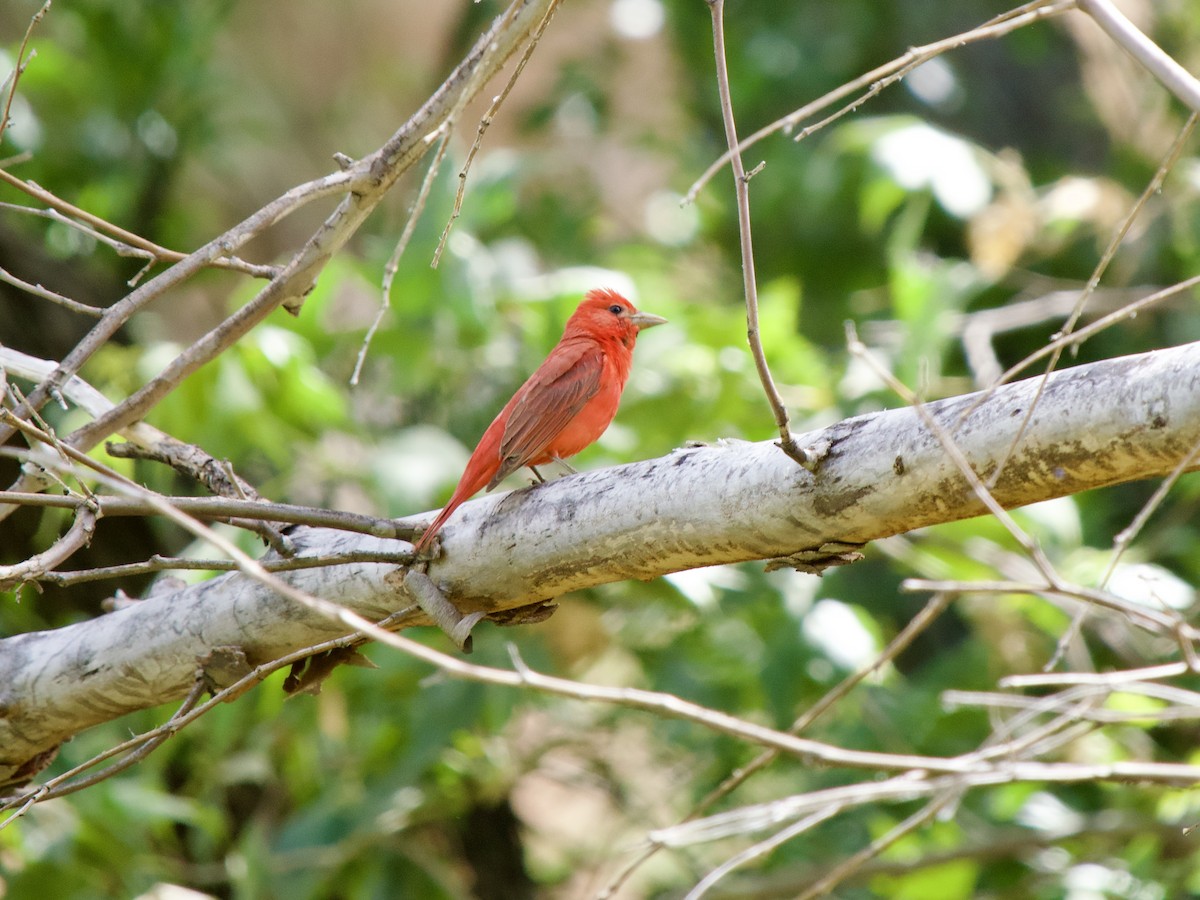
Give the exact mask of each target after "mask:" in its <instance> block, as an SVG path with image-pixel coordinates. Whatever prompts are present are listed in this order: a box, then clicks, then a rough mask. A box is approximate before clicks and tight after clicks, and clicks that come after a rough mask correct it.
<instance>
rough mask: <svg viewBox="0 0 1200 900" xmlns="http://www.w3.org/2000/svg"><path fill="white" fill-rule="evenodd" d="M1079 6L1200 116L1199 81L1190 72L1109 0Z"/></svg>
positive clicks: (1093, 0)
mask: <svg viewBox="0 0 1200 900" xmlns="http://www.w3.org/2000/svg"><path fill="white" fill-rule="evenodd" d="M1077 5H1078V6H1079V8H1080V9H1081V10H1083V11H1084V12H1085V13H1087V14H1088V15H1089V16H1091V17H1092V20H1093V21H1094V22H1095V23H1096V24H1097V25H1099V26H1100V27H1101V28H1102V29H1104V33H1105V34H1107V35H1108V36H1109V37H1110V38H1112V39H1113V40H1114V41H1115V42H1116V43H1117V44H1118V45H1120V47H1121V48H1122V49H1123V50H1125V51H1126V52H1127V53H1128V54H1129V55H1130V56H1132V57H1133V58H1134V59H1136V60H1137V61H1138V62H1139V63H1141V64H1142V66H1143V67H1144V68H1145V69H1146V70H1147V71H1148V72H1150V74H1152V75H1153V76H1154V77H1155V78H1157V79H1158V80H1159V81H1160V82H1162V84H1163V86H1164V87H1165V88H1166V89H1167V90H1169V91H1170V92H1171V93H1172V94H1174V95H1175V96H1176V97H1178V98H1179V99H1180V100H1182V101H1183V102H1184V103H1185V104H1186V105H1187V106H1188V107H1190V108H1191V110H1192V111H1193V112H1196V113H1200V81H1197V80H1196V78H1195V77H1194V76H1193V75H1192V73H1191V72H1189V71H1188V70H1187V69H1185V68H1184V67H1183V66H1181V65H1180V64H1179V63H1177V62H1176V61H1175V60H1174V59H1173V58H1172V57H1171V56H1169V55H1168V54H1166V53H1164V52H1163V50H1162V48H1161V47H1159V46H1158V45H1157V44H1155V43H1154V41H1152V40H1150V38H1148V37H1146V35H1145V34H1144V33H1142V32H1141V31H1140V30H1138V27H1137V26H1136V25H1134V24H1133V23H1132V22H1130V21H1129V19H1127V18H1126V17H1125V16H1124V15H1123V14H1122V13H1121V12H1120V11H1119V10H1118V9H1117V8H1116V7H1115V6H1113V5H1112V3H1110V2H1109V0H1077Z"/></svg>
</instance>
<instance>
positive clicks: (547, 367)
mask: <svg viewBox="0 0 1200 900" xmlns="http://www.w3.org/2000/svg"><path fill="white" fill-rule="evenodd" d="M666 321H667V320H666V319H664V318H662V317H661V316H655V315H651V314H650V313H645V312H638V310H637V309H636V308H635V307H634V305H633V304H632V303H630V302H629V301H628V300H626V299H625V298H624V297H622V296H621V295H620V294H618V293H617V292H616V291H612V290H607V289H602V290H593V291H589V292H588V294H587V296H586V297H585V298H584V300H583V302H582V303H580V304H579V308H578V309H576V310H575V312H574V313H573V314H572V315H571V318H570V319H568V320H567V327H566V328H565V329H564V330H563V336H562V339H561V340H560V341H559V342H558V344H557V346H555V348H554V349H553V350H551V351H550V355H549V356H547V357H546V360H545V362H543V363H542V364H541V365H540V366H538V368H537V371H536V372H534V373H533V374H532V375H530V376H529V379H528V380H527V381H526V382H525V383H524V384H523V385H521V387H520V389H519V390H518V391H517V392H516V393H515V394H514V395H513V398H512V399H511V400H509V401H508V403H507V404H506V405H505V407H504V409H502V410H500V414H499V415H498V416H496V418H495V419H493V420H492V424H491V425H489V426H488V427H487V431H485V432H484V433H483V437H481V438H480V439H479V444H478V446H476V447H475V452H474V453H472V454H471V458H470V459H469V460H468V461H467V468H466V470H465V471H464V472H463V474H462V478H461V479H459V482H458V487H456V488H455V489H454V494H453V495H452V496H451V497H450V501H449V502H448V503H447V504H446V506H445V508H444V509H443V510H442V511H441V512H440V513H439V514H438V517H437V518H436V519H434V520H433V524H432V525H430V526H429V527H428V528H426V529H425V533H424V534H422V535H421V539H420V540H419V541H417V543H416V546H415V548H414V549H415V550H416V552H417V553H420V552H422V551H423V550H425V548H427V547H428V546H429V544H430V542H431V541H432V540H433V536H434V535H435V534H437V533H438V531H439V530H440V529H441V527H442V525H444V524H445V523H446V520H447V519H448V518H450V515H451V514H452V513H453V512H454V510H456V509H458V507H459V505H461V504H462V502H463V501H464V500H466V499H467V498H468V497H470V496H471V495H472V494H474V493H475V492H477V491H478V490H479V489H480V488H482V487H486V488H487V489H488V490H489V491H490V490H491V489H492V488H494V487H495V486H496V485H497V484H499V483H500V482H501V481H502V480H504V478H505V477H507V476H508V475H510V474H512V473H513V472H515V471H516V470H517V469H519V468H521V467H522V466H530V467H533V466H539V465H542V464H543V463H548V462H551V461H552V460H559V461H561V460H563V459H565V458H566V457H568V456H574V455H575V454H576V453H578V452H579V451H580V450H582V449H583V448H584V447H587V446H588V445H589V444H591V443H592V442H593V441H595V440H596V439H597V438H598V437H600V435H602V434H603V433H604V429H606V428H607V427H608V426H609V423H611V422H612V420H613V416H615V415H616V414H617V404H618V403H619V402H620V400H621V391H622V390H623V389H624V387H625V381H626V380H627V379H628V378H629V367H630V364H631V363H632V362H633V345H634V343H635V342H636V341H637V336H638V332H639V331H641V330H642V329H643V328H652V327H654V326H655V325H662V324H663V323H664V322H666ZM534 472H535V474H536V472H537V470H536V469H535V470H534ZM539 477H540V476H539Z"/></svg>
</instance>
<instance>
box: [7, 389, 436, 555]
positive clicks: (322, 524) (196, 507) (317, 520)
mask: <svg viewBox="0 0 1200 900" xmlns="http://www.w3.org/2000/svg"><path fill="white" fill-rule="evenodd" d="M9 415H11V414H9V413H8V412H7V411H6V410H4V411H0V421H6V420H9V419H8V416H9ZM9 421H11V420H9ZM22 430H25V429H24V428H22ZM80 457H81V458H88V457H84V456H83V454H80ZM107 471H108V472H111V471H112V470H111V469H108V470H107ZM154 496H155V498H156V499H155V500H154V501H150V500H148V499H144V498H138V497H114V496H111V495H104V494H98V495H96V496H95V497H94V498H93V499H94V501H95V503H96V504H97V511H98V513H99V515H101V516H109V517H111V516H151V515H157V514H159V513H160V512H161V509H162V507H161V503H166V504H168V505H170V507H171V508H172V509H177V510H179V511H181V512H185V513H188V514H189V515H192V516H195V517H197V518H201V519H221V520H224V519H231V518H239V519H253V520H258V521H263V522H286V523H288V524H292V525H309V526H312V527H314V528H336V529H338V530H339V531H350V532H354V533H357V534H369V535H372V536H374V537H380V538H392V539H398V540H408V539H409V538H411V537H414V536H415V531H416V530H417V529H413V528H410V527H407V526H401V525H397V524H396V522H394V521H393V520H391V519H381V518H377V517H375V516H367V515H363V514H361V513H352V512H343V511H341V510H336V509H323V508H321V507H317V506H294V505H292V504H290V503H268V502H267V501H264V500H237V499H234V498H231V497H167V496H163V495H161V494H155V495H154ZM0 503H11V504H14V505H19V506H44V507H54V508H58V509H75V508H76V507H78V506H79V505H80V503H81V501H80V499H79V498H78V497H68V496H62V495H59V494H33V493H18V492H15V491H0Z"/></svg>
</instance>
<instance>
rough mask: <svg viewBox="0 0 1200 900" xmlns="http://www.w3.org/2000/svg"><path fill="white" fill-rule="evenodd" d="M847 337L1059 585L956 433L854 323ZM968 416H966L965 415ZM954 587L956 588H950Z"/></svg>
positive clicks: (855, 352) (1050, 567) (848, 325)
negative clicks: (890, 368)
mask: <svg viewBox="0 0 1200 900" xmlns="http://www.w3.org/2000/svg"><path fill="white" fill-rule="evenodd" d="M846 340H847V345H848V347H849V350H850V353H851V355H853V356H856V357H858V358H859V359H861V360H862V361H863V362H865V363H866V364H867V365H868V366H869V367H870V368H871V369H872V370H873V371H874V372H875V373H876V375H878V376H879V377H880V378H881V379H882V380H883V381H884V383H885V384H887V385H888V387H889V388H891V390H892V391H894V392H895V393H896V394H898V395H899V396H900V397H901V398H902V399H903V400H904V401H905V402H906V403H907V404H908V405H909V406H911V407H912V409H913V410H914V412H916V414H917V415H918V416H919V417H920V419H921V422H922V423H923V424H924V426H925V427H926V428H927V429H929V432H930V433H931V434H932V435H933V436H934V437H935V438H936V439H937V441H938V443H939V444H941V446H942V449H943V450H945V452H946V455H947V456H948V457H949V458H950V460H951V462H953V463H954V466H955V468H957V469H958V471H959V472H960V474H961V475H962V476H963V478H965V479H966V480H967V483H968V484H969V485H970V487H971V490H972V491H973V492H974V494H975V496H976V497H977V498H978V499H979V502H980V503H982V504H983V505H984V506H985V507H986V508H987V510H988V512H990V513H991V514H992V515H993V516H995V517H996V519H997V520H998V521H999V522H1000V524H1001V525H1003V526H1004V528H1005V530H1006V531H1008V533H1009V534H1011V535H1012V537H1013V539H1014V540H1016V541H1017V543H1018V544H1020V545H1021V547H1022V548H1024V550H1025V552H1026V553H1027V554H1028V555H1029V558H1030V560H1032V561H1033V564H1034V565H1035V566H1037V568H1038V571H1039V572H1041V573H1042V576H1043V577H1044V578H1045V579H1046V582H1047V583H1048V584H1050V585H1052V586H1056V587H1057V586H1059V585H1061V583H1062V579H1061V578H1060V577H1059V575H1058V573H1057V572H1055V570H1054V566H1053V565H1052V564H1051V563H1050V560H1049V559H1048V558H1047V557H1046V554H1045V553H1044V552H1043V551H1042V549H1041V547H1040V546H1039V545H1038V543H1037V542H1036V541H1035V540H1034V539H1033V538H1032V537H1030V535H1029V534H1028V533H1027V532H1026V531H1025V530H1024V529H1023V528H1021V526H1020V525H1018V524H1017V523H1016V521H1015V520H1014V519H1013V517H1012V516H1011V515H1009V513H1008V511H1007V510H1006V509H1004V507H1003V506H1001V505H1000V504H999V503H997V502H996V498H995V497H994V496H993V495H992V491H991V489H990V488H989V487H988V486H987V485H985V484H984V482H983V480H982V479H981V478H980V477H979V475H978V473H977V472H976V471H975V469H974V468H973V467H972V466H971V463H970V460H968V459H967V458H966V456H965V455H964V454H963V452H962V449H961V448H960V447H959V446H958V444H957V443H956V442H955V440H954V438H953V436H952V435H951V434H950V433H949V432H948V431H947V430H946V429H944V428H943V427H942V426H941V425H940V424H938V422H937V420H936V419H934V417H933V416H932V415H930V414H929V410H928V409H927V408H926V405H925V404H924V403H923V402H922V401H921V400H920V399H919V398H918V397H917V396H916V395H915V394H914V393H913V392H912V391H911V390H909V389H908V387H907V386H906V385H904V384H902V383H901V382H900V381H899V379H897V378H896V377H895V376H894V375H893V374H892V373H891V372H890V371H888V370H887V368H886V367H884V366H883V365H881V364H880V363H879V362H878V361H877V360H876V359H875V358H874V356H872V355H871V354H870V353H869V352H868V351H867V348H866V347H865V346H864V345H863V344H862V342H861V341H859V339H858V336H857V334H855V332H854V326H853V324H852V323H850V322H847V323H846ZM964 418H965V417H964ZM950 590H955V589H953V588H952V589H950Z"/></svg>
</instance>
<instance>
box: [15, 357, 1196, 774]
mask: <svg viewBox="0 0 1200 900" xmlns="http://www.w3.org/2000/svg"><path fill="white" fill-rule="evenodd" d="M1037 386H1038V380H1036V379H1035V380H1030V381H1025V382H1019V383H1016V384H1013V385H1008V386H1005V387H1003V388H1000V389H998V390H997V391H995V392H994V393H993V394H992V395H991V396H989V397H987V398H986V399H984V397H983V395H980V394H971V395H967V396H964V397H955V398H951V399H949V400H944V401H940V402H937V403H931V404H929V405H928V407H927V409H928V410H929V412H930V413H932V414H933V415H934V416H935V417H936V419H937V421H938V422H939V423H940V424H941V425H942V426H943V427H944V428H946V429H947V430H949V431H951V432H952V433H953V434H954V436H955V439H956V442H957V444H958V446H959V447H960V449H961V450H962V451H963V453H964V454H965V455H966V457H967V458H968V459H969V460H970V461H971V463H972V465H974V466H975V468H976V471H977V472H978V473H979V474H980V475H982V476H983V477H984V478H987V477H988V476H989V475H991V474H992V472H993V471H994V469H995V467H996V466H997V465H998V462H999V460H1000V459H1001V458H1002V457H1003V455H1004V453H1005V452H1006V451H1007V449H1008V447H1009V444H1010V443H1011V441H1012V439H1013V437H1014V436H1015V434H1016V432H1017V429H1018V428H1019V427H1020V425H1021V423H1022V422H1023V421H1024V418H1025V414H1026V412H1027V410H1028V408H1029V404H1030V403H1031V402H1032V400H1033V397H1034V394H1035V392H1036V390H1037ZM981 400H982V401H983V402H980V401H981ZM799 440H800V443H801V445H802V446H810V445H813V444H817V443H819V442H821V441H828V442H829V446H830V449H829V453H828V456H827V457H826V458H825V459H824V461H823V462H822V463H821V465H820V467H819V468H818V470H817V471H816V473H815V474H814V473H812V472H809V471H807V470H805V469H803V468H801V467H800V466H798V465H796V464H795V463H794V462H793V461H792V460H790V459H789V458H788V457H787V456H785V455H784V453H783V452H782V451H781V450H780V449H779V448H778V447H777V446H775V445H774V444H773V443H770V442H764V443H745V442H741V441H727V442H718V443H717V444H715V445H713V446H702V447H689V448H686V449H682V450H678V451H676V452H674V453H672V454H670V455H668V456H666V457H662V458H660V459H653V460H647V461H645V462H640V463H634V464H632V465H626V466H618V467H616V468H611V469H605V470H602V471H597V472H589V473H584V474H580V475H574V476H570V477H567V478H562V479H560V480H558V481H556V482H553V483H551V484H546V485H541V486H538V487H535V488H525V489H522V490H517V491H512V492H510V493H507V494H502V495H499V496H488V497H485V498H483V499H480V500H476V501H474V502H471V503H467V504H465V505H463V506H462V507H461V509H460V510H459V512H458V513H457V514H456V515H455V516H454V518H453V519H451V521H450V523H449V525H448V526H447V528H446V529H445V531H444V533H443V554H442V556H441V557H440V558H439V559H438V560H436V561H434V562H432V563H430V564H429V576H430V578H432V579H433V581H434V582H435V583H436V584H437V585H438V586H439V587H440V588H441V590H442V591H443V592H444V593H445V594H446V596H447V597H448V598H450V600H451V601H453V602H454V603H455V605H456V606H457V607H458V608H459V609H460V610H461V611H463V612H464V613H471V612H475V611H481V612H488V613H496V612H499V611H503V610H510V609H515V608H517V607H522V606H528V605H530V604H537V603H539V602H540V601H544V600H547V599H551V598H554V597H558V596H561V595H562V594H564V593H567V592H569V591H572V590H579V589H582V588H587V587H593V586H595V585H598V584H604V583H607V582H612V581H620V580H624V579H629V578H637V579H650V578H656V577H658V576H661V575H664V574H667V573H670V572H676V571H680V570H682V569H689V568H695V567H699V566H707V565H716V564H722V563H733V562H743V561H747V560H758V559H773V558H778V557H787V556H791V555H793V554H796V553H804V552H805V551H821V549H822V548H823V547H825V546H826V545H838V544H849V545H852V544H861V543H866V542H869V541H872V540H876V539H878V538H882V537H887V536H890V535H894V534H899V533H903V532H906V531H911V530H912V529H915V528H920V527H923V526H927V525H933V524H937V523H940V522H949V521H954V520H957V519H963V518H967V517H970V516H974V515H978V514H979V513H981V512H982V511H983V507H982V505H981V503H980V502H979V500H978V498H977V497H976V496H975V495H974V493H973V492H972V491H971V489H970V487H969V485H968V484H967V481H966V479H964V478H963V476H962V474H961V473H960V472H959V471H958V470H957V469H956V468H955V466H954V465H953V463H952V462H951V461H950V460H949V459H948V458H947V454H946V452H945V450H944V449H943V447H942V446H941V445H940V444H939V442H938V441H937V439H936V438H935V437H934V436H933V435H932V434H931V433H930V432H929V431H928V429H927V428H925V426H924V425H923V424H922V422H921V420H920V418H919V416H918V414H917V413H916V412H915V411H914V410H912V409H909V408H903V409H896V410H889V411H886V412H881V413H875V414H871V415H866V416H859V417H856V418H853V419H848V420H846V421H844V422H840V423H838V424H836V425H833V426H831V427H830V428H827V429H824V430H822V431H819V432H813V433H810V434H806V435H801V436H800V437H799ZM1198 444H1200V344H1189V345H1185V346H1183V347H1178V348H1174V349H1170V350H1160V351H1156V352H1153V353H1146V354H1141V355H1138V356H1129V357H1122V358H1119V359H1114V360H1110V361H1106V362H1102V363H1096V364H1093V365H1088V366H1079V367H1077V368H1074V369H1067V370H1064V371H1062V372H1059V373H1056V374H1055V375H1053V376H1052V377H1051V378H1050V380H1049V383H1048V384H1047V385H1046V389H1045V391H1044V393H1043V395H1042V398H1041V400H1040V402H1039V404H1038V406H1037V409H1036V412H1035V414H1034V416H1033V417H1032V419H1031V420H1030V422H1029V426H1028V429H1027V432H1026V434H1025V436H1024V438H1023V439H1022V442H1021V444H1020V446H1019V447H1018V449H1017V451H1016V453H1015V454H1014V455H1013V457H1012V459H1011V460H1010V461H1009V462H1008V464H1007V465H1006V466H1005V468H1004V470H1003V472H1001V475H1000V478H999V479H998V481H997V483H996V486H995V488H994V490H993V494H994V496H995V497H996V499H997V500H998V501H999V502H1000V503H1001V505H1003V506H1005V507H1010V508H1011V507H1016V506H1022V505H1025V504H1029V503H1034V502H1037V501H1041V500H1048V499H1051V498H1054V497H1061V496H1064V495H1067V494H1074V493H1078V492H1080V491H1084V490H1089V489H1093V488H1098V487H1104V486H1107V485H1112V484H1117V483H1120V482H1125V481H1132V480H1136V479H1141V478H1152V477H1159V476H1163V475H1166V474H1168V473H1170V472H1171V471H1172V470H1173V469H1175V468H1176V467H1177V466H1178V465H1180V463H1181V462H1182V461H1183V460H1185V459H1187V458H1188V457H1189V455H1190V454H1192V453H1193V452H1194V450H1195V449H1196V447H1197V445H1198ZM426 518H427V517H426V516H420V517H412V518H411V519H409V520H405V521H407V522H411V523H416V522H418V521H422V520H426ZM291 537H292V538H293V540H294V541H295V543H296V545H297V547H298V549H299V551H300V552H301V553H306V554H318V553H319V554H328V553H333V552H345V551H350V550H380V549H393V550H394V549H406V548H407V546H408V545H407V544H404V543H402V542H397V541H389V540H384V539H380V538H374V537H369V536H365V535H359V534H351V533H347V532H338V531H331V530H326V529H313V528H300V529H296V530H295V531H294V532H293V533H292V534H291ZM393 571H394V567H392V566H390V565H384V564H377V563H372V564H354V565H342V566H334V567H330V568H327V569H306V570H298V571H294V572H289V573H285V574H284V575H283V576H282V577H284V579H285V580H287V581H288V582H290V583H291V584H293V585H295V586H296V587H297V588H299V589H301V590H304V591H307V592H309V593H311V594H314V595H317V596H320V597H323V598H325V599H328V600H331V601H334V602H336V603H340V604H343V605H344V606H346V607H349V608H350V609H352V610H354V611H355V612H357V613H359V614H361V615H363V616H366V617H369V618H374V619H378V618H382V617H384V616H386V615H388V614H390V613H392V612H395V611H396V610H400V609H404V608H407V607H410V606H412V605H413V603H414V601H413V599H412V598H410V597H408V596H406V595H405V594H404V588H403V584H404V582H403V580H402V579H398V578H391V579H388V578H387V576H388V575H389V574H390V573H391V572H393ZM412 621H413V622H414V623H417V622H421V621H424V619H423V617H421V616H419V615H418V614H416V613H414V615H413V617H412ZM342 631H343V629H342V628H341V627H340V626H338V625H337V624H335V623H333V622H331V621H329V620H328V619H325V618H323V617H321V616H320V615H318V614H317V613H315V612H312V611H311V610H309V609H307V608H304V607H300V606H298V605H297V604H295V603H293V602H291V601H289V600H286V599H285V598H282V597H280V596H277V595H275V594H274V593H273V592H271V591H270V590H268V589H267V588H265V587H263V586H261V585H260V584H258V583H256V582H254V581H251V580H250V579H249V578H247V577H245V576H243V575H241V574H239V573H232V574H229V575H225V576H222V577H219V578H215V579H213V580H211V581H208V582H205V583H203V584H200V585H195V586H192V587H188V588H184V589H181V590H175V591H171V592H168V593H164V594H158V593H156V594H155V595H154V596H153V597H152V598H151V599H147V600H144V601H141V602H137V603H133V604H131V605H129V606H127V607H126V608H123V609H121V610H119V611H117V612H114V613H111V614H109V615H106V616H102V617H100V618H97V619H94V620H92V621H88V622H82V623H79V624H76V625H71V626H68V627H65V628H60V629H56V630H53V631H46V632H35V633H30V634H24V635H19V636H16V637H11V638H6V639H4V640H2V641H0V783H2V782H3V781H4V780H5V779H6V778H8V777H10V776H12V775H13V774H14V773H16V772H18V771H21V770H22V767H23V766H27V765H28V764H29V763H30V761H32V760H34V759H35V758H37V757H39V755H41V754H45V753H46V752H47V751H49V750H51V749H52V748H53V747H55V746H56V745H57V744H59V743H61V742H62V741H63V740H66V739H68V738H69V737H70V736H71V735H73V734H76V733H78V732H79V731H81V730H83V729H84V728H87V727H90V726H92V725H95V724H98V723H100V722H105V721H108V720H111V719H114V718H116V717H118V716H120V715H123V714H125V713H128V712H132V711H134V710H138V709H143V708H146V707H150V706H155V705H158V704H161V703H164V702H168V701H170V700H174V699H178V698H180V697H182V696H184V694H186V692H187V691H188V690H189V689H190V687H191V686H192V684H193V683H194V679H195V677H196V673H197V667H198V663H197V661H198V660H200V659H204V658H206V656H207V654H209V653H210V651H211V650H212V649H213V648H216V647H234V648H240V651H241V652H242V653H244V654H245V659H246V661H247V663H248V664H249V665H251V666H253V665H258V664H261V663H263V662H266V661H269V660H271V659H275V658H277V657H279V656H281V655H283V654H285V653H287V652H290V651H294V650H296V649H299V648H302V647H305V646H308V645H310V644H313V643H315V642H317V641H320V640H324V639H327V638H330V637H334V636H336V635H338V634H339V633H341V632H342ZM26 771H27V770H26Z"/></svg>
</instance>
